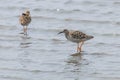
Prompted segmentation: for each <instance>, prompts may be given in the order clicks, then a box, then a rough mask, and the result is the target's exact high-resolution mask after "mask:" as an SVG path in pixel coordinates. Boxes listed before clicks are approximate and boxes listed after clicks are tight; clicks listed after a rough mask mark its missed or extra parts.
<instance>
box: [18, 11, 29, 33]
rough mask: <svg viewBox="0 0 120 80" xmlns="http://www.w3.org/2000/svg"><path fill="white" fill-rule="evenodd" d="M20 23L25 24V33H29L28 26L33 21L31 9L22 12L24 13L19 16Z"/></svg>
mask: <svg viewBox="0 0 120 80" xmlns="http://www.w3.org/2000/svg"><path fill="white" fill-rule="evenodd" d="M19 21H20V24H21V25H22V26H23V31H24V34H27V26H28V25H29V24H30V22H31V16H30V11H28V10H27V11H26V12H25V13H22V15H21V16H20V18H19Z"/></svg>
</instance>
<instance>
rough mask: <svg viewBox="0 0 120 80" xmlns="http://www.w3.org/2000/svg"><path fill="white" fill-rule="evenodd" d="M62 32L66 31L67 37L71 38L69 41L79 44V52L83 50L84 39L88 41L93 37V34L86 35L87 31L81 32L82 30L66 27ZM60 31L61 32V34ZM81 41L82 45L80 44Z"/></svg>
mask: <svg viewBox="0 0 120 80" xmlns="http://www.w3.org/2000/svg"><path fill="white" fill-rule="evenodd" d="M60 33H65V37H66V38H67V39H68V40H69V41H72V42H75V43H77V44H78V47H77V52H81V47H82V45H83V44H84V41H87V40H89V39H92V38H93V36H90V35H86V34H85V33H83V32H80V31H69V30H67V29H64V30H63V31H62V32H60ZM60 33H59V34H60ZM80 43H81V45H80Z"/></svg>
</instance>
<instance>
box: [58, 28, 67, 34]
mask: <svg viewBox="0 0 120 80" xmlns="http://www.w3.org/2000/svg"><path fill="white" fill-rule="evenodd" d="M61 33H65V34H68V33H69V31H68V30H67V29H64V30H63V31H61V32H59V33H58V34H61Z"/></svg>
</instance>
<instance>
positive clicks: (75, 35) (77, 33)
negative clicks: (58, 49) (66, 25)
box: [70, 31, 87, 39]
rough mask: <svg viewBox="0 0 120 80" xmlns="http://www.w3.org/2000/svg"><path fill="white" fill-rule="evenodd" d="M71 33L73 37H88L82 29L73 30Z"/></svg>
mask: <svg viewBox="0 0 120 80" xmlns="http://www.w3.org/2000/svg"><path fill="white" fill-rule="evenodd" d="M70 34H71V37H72V38H74V39H85V38H86V37H87V35H86V34H84V33H82V32H80V31H73V32H72V33H70Z"/></svg>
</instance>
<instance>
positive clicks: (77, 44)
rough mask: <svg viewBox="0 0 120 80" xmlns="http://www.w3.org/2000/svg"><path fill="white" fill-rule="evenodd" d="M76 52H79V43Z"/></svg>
mask: <svg viewBox="0 0 120 80" xmlns="http://www.w3.org/2000/svg"><path fill="white" fill-rule="evenodd" d="M77 52H79V43H78V44H77Z"/></svg>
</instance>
